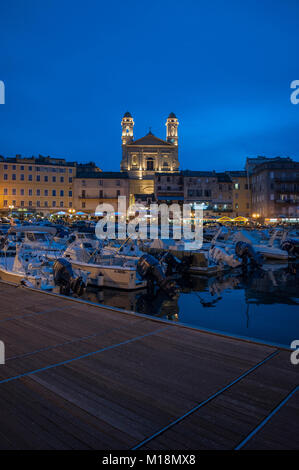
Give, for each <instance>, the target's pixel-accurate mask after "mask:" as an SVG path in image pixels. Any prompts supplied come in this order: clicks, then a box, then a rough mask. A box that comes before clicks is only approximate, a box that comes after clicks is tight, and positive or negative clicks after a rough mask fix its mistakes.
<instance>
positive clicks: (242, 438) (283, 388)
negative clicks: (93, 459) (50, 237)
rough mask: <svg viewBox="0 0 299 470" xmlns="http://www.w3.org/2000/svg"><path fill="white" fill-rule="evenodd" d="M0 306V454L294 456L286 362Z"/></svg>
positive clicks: (9, 297) (30, 294)
mask: <svg viewBox="0 0 299 470" xmlns="http://www.w3.org/2000/svg"><path fill="white" fill-rule="evenodd" d="M0 296H1V297H0V298H1V303H0V340H1V341H3V344H4V345H5V364H4V365H0V407H1V413H0V449H7V450H13V449H22V450H23V449H78V450H79V449H99V450H100V449H105V450H107V449H111V450H114V449H120V450H122V449H124V450H125V449H135V450H138V449H143V450H149V449H151V450H162V449H165V450H172V449H175V450H177V449H182V450H195V449H196V450H216V449H220V450H226V449H227V450H231V449H236V450H243V449H265V450H268V449H273V450H274V449H278V450H280V449H298V448H299V439H298V436H299V386H298V384H299V380H298V377H299V374H298V373H299V365H298V366H296V365H293V364H292V363H291V361H290V355H291V351H289V350H286V349H282V348H279V347H277V346H275V345H269V344H261V343H257V342H253V341H252V342H251V341H245V340H243V339H241V338H233V337H229V336H224V335H219V334H214V333H209V332H205V331H200V330H196V329H193V328H188V327H185V326H183V325H179V324H175V323H172V322H168V321H164V320H161V319H155V318H152V317H147V316H145V315H138V314H135V313H133V312H122V311H120V310H118V309H115V308H111V307H105V306H101V305H95V304H91V303H89V302H84V301H80V300H77V299H72V298H66V297H62V296H59V295H55V294H47V293H45V292H41V291H36V290H33V289H28V288H26V287H21V286H13V285H10V284H7V283H3V282H0ZM295 333H296V332H294V334H295Z"/></svg>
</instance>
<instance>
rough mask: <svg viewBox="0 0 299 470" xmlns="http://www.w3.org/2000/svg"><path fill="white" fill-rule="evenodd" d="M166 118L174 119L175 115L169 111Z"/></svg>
mask: <svg viewBox="0 0 299 470" xmlns="http://www.w3.org/2000/svg"><path fill="white" fill-rule="evenodd" d="M168 118H172V119H176V115H175V114H174V113H170V114H169V116H168Z"/></svg>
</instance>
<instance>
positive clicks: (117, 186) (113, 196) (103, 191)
mask: <svg viewBox="0 0 299 470" xmlns="http://www.w3.org/2000/svg"><path fill="white" fill-rule="evenodd" d="M83 170H84V168H81V169H80V170H79V171H78V175H77V178H76V179H75V180H74V183H73V188H74V207H75V208H76V210H78V211H82V212H85V213H87V214H93V215H94V214H95V213H96V209H97V206H98V205H99V204H102V203H107V204H111V205H112V206H113V207H114V210H115V212H117V211H118V204H117V203H118V196H126V203H127V205H126V208H127V207H128V205H129V196H130V190H129V188H130V180H129V178H128V174H127V173H126V172H117V171H111V172H109V171H86V172H84V171H83Z"/></svg>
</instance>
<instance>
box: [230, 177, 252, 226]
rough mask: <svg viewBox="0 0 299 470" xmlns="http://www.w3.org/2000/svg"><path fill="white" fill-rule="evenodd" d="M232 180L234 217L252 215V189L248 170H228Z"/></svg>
mask: <svg viewBox="0 0 299 470" xmlns="http://www.w3.org/2000/svg"><path fill="white" fill-rule="evenodd" d="M227 174H228V175H229V177H230V179H231V181H232V193H233V214H234V217H239V216H242V217H250V216H251V190H250V182H249V177H248V174H247V172H246V171H228V172H227Z"/></svg>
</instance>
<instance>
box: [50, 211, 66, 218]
mask: <svg viewBox="0 0 299 470" xmlns="http://www.w3.org/2000/svg"><path fill="white" fill-rule="evenodd" d="M53 215H66V212H64V211H59V212H56V214H52V215H51V217H52V216H53Z"/></svg>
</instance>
